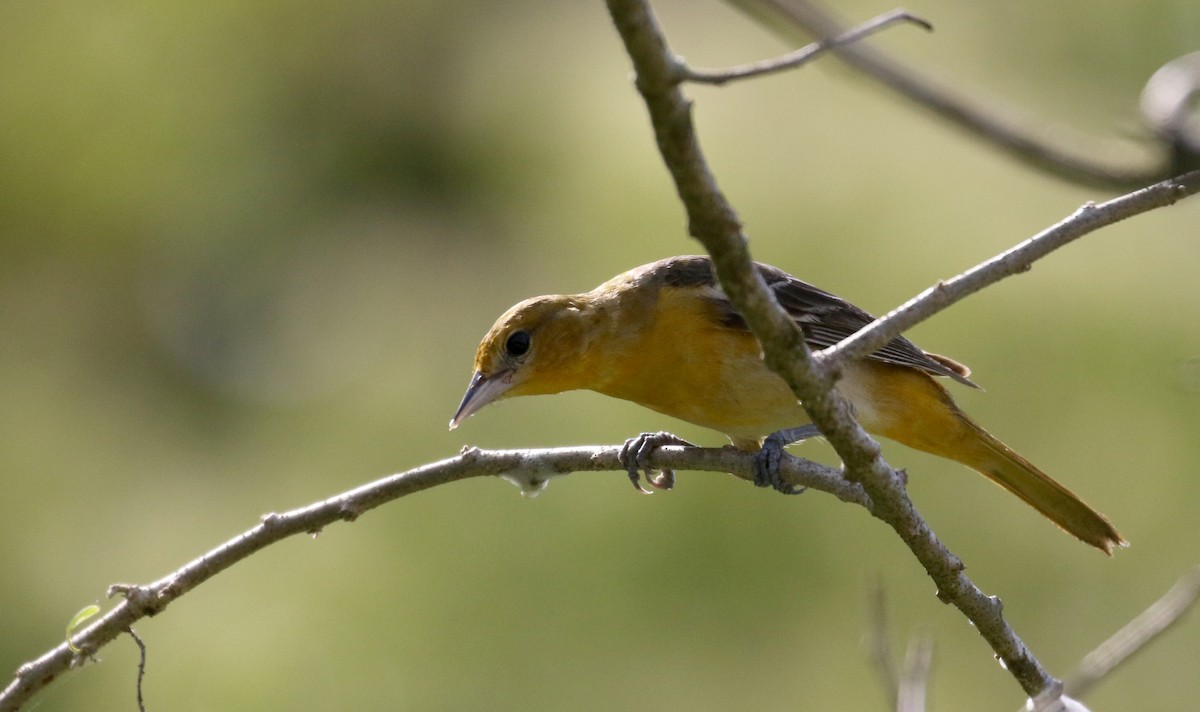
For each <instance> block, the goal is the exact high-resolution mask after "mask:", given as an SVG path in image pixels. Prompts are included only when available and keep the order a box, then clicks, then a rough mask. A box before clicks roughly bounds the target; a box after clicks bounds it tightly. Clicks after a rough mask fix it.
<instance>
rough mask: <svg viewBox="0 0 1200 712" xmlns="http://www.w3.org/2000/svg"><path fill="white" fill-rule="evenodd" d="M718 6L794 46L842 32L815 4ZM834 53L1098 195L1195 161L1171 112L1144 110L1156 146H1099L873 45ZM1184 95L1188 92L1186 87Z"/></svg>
mask: <svg viewBox="0 0 1200 712" xmlns="http://www.w3.org/2000/svg"><path fill="white" fill-rule="evenodd" d="M726 1H727V2H728V3H729V4H731V5H734V6H736V7H739V8H741V9H743V10H745V11H746V12H747V13H748V14H749V15H751V16H752V17H754V18H755V19H757V20H759V21H760V22H761V23H762V24H763V26H764V27H766V28H767V29H769V30H771V31H773V32H775V33H776V34H778V35H780V36H781V37H782V38H783V39H785V40H786V41H788V42H794V41H796V39H797V38H798V37H799V36H801V35H802V34H803V35H806V36H809V37H817V38H821V37H837V36H838V35H840V34H842V32H844V31H845V25H844V23H842V22H841V21H840V20H838V19H837V18H835V17H834V16H833V15H832V14H831V13H829V12H827V11H826V10H825V9H823V8H822V7H820V6H819V5H818V4H817V3H813V2H805V1H804V0H726ZM836 54H837V56H838V57H839V58H840V59H842V60H843V61H844V62H845V63H846V64H847V65H849V66H850V67H852V68H853V69H855V70H856V71H859V72H861V73H862V74H864V75H866V76H868V77H870V78H871V79H873V80H875V81H877V82H878V83H879V84H880V85H881V86H883V87H885V88H887V89H889V90H891V91H893V92H895V93H896V94H898V95H900V96H902V97H903V98H904V99H906V100H908V101H910V102H912V103H913V104H915V105H917V106H919V107H921V108H922V109H925V110H927V111H929V112H931V113H932V114H933V115H935V116H937V117H938V118H940V119H942V120H944V121H946V122H947V123H949V124H952V125H954V126H956V127H958V128H960V129H963V130H965V131H966V132H967V133H968V134H969V135H971V136H974V137H975V138H979V139H981V140H983V141H984V142H986V143H989V144H991V145H992V146H994V147H996V148H998V149H1000V150H1001V151H1003V152H1004V153H1007V154H1008V155H1009V156H1011V157H1013V158H1015V159H1017V160H1018V161H1020V162H1022V163H1024V164H1025V165H1027V166H1031V167H1033V168H1036V169H1038V170H1041V171H1043V172H1045V173H1048V174H1050V175H1053V176H1056V177H1058V178H1061V179H1063V180H1067V181H1071V182H1073V183H1077V184H1080V185H1085V186H1093V187H1100V188H1104V189H1106V190H1123V191H1124V190H1133V189H1135V188H1139V187H1141V186H1144V185H1148V184H1150V183H1153V182H1155V181H1160V180H1163V179H1165V178H1168V177H1169V176H1172V175H1175V174H1178V173H1183V172H1185V171H1187V170H1191V169H1193V168H1195V167H1196V162H1197V161H1200V157H1198V156H1197V155H1196V151H1198V150H1200V149H1198V148H1197V147H1196V144H1195V142H1196V141H1198V140H1200V139H1198V138H1197V136H1196V134H1197V130H1196V127H1195V126H1194V125H1192V126H1191V127H1190V128H1189V127H1188V124H1187V123H1186V122H1185V121H1184V120H1182V119H1181V118H1180V116H1181V114H1180V112H1179V111H1174V112H1172V111H1158V110H1148V111H1147V112H1145V118H1146V121H1147V123H1149V124H1150V125H1151V127H1152V128H1153V129H1154V131H1155V132H1156V133H1157V134H1158V136H1157V138H1158V145H1149V146H1143V147H1139V148H1140V150H1136V149H1133V148H1132V147H1131V146H1129V145H1127V144H1126V143H1121V144H1118V143H1116V142H1115V141H1111V140H1110V141H1100V140H1097V139H1095V138H1093V137H1087V136H1084V135H1082V134H1080V133H1078V132H1075V131H1071V130H1069V129H1068V128H1066V127H1060V128H1059V129H1058V130H1057V131H1055V132H1054V133H1053V135H1051V134H1050V133H1049V132H1046V131H1043V130H1042V129H1039V128H1037V127H1038V126H1040V125H1042V124H1044V122H1037V121H1034V120H1030V119H1027V118H1024V117H1020V116H1018V115H1017V113H1016V112H1014V111H1012V110H1011V109H1007V110H1006V109H1001V108H998V102H996V101H994V100H988V101H986V102H985V101H981V100H978V99H973V98H970V97H967V96H965V95H964V94H962V93H961V92H957V91H955V90H953V89H952V88H950V87H947V86H945V85H943V84H942V83H941V82H938V81H936V80H934V79H933V78H932V77H930V76H928V75H926V74H923V73H922V72H920V71H919V70H917V69H914V68H912V67H909V66H906V65H905V64H903V63H901V62H900V61H899V60H898V59H896V58H895V57H893V56H890V55H888V54H886V53H884V52H881V51H879V50H877V49H875V48H873V47H869V46H866V45H863V44H853V45H844V46H839V47H837V48H836ZM1176 66H1177V67H1179V65H1176ZM1181 69H1182V68H1181ZM1186 69H1187V70H1188V71H1189V72H1190V74H1189V75H1188V76H1189V77H1190V81H1191V82H1193V84H1194V83H1196V82H1200V79H1198V77H1200V63H1198V62H1197V60H1196V59H1195V58H1193V59H1192V60H1191V64H1190V65H1187V67H1186ZM1163 84H1164V83H1162V82H1160V83H1159V84H1158V85H1156V86H1155V87H1152V86H1150V85H1148V86H1147V91H1148V92H1151V93H1152V94H1153V97H1152V99H1153V101H1152V102H1151V106H1152V107H1155V108H1156V107H1159V106H1164V105H1167V106H1170V107H1180V106H1182V107H1183V110H1184V111H1185V112H1186V110H1187V106H1188V103H1187V96H1188V95H1186V94H1185V93H1183V92H1180V91H1178V89H1179V88H1180V86H1179V85H1180V84H1181V82H1172V83H1170V84H1171V86H1170V89H1171V91H1170V96H1162V91H1161V88H1162V85H1163ZM1184 88H1186V87H1184ZM1190 91H1192V92H1195V89H1194V86H1193V87H1192V88H1191V90H1190ZM1193 95H1194V94H1193ZM1132 103H1133V102H1132V101H1131V104H1132ZM1192 113H1193V114H1194V113H1195V112H1192ZM1193 123H1195V120H1193Z"/></svg>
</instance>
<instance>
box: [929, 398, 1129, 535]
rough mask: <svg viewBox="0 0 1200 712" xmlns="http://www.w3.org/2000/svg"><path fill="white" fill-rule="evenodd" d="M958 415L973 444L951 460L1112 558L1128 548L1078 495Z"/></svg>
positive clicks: (960, 413)
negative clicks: (1115, 549) (1116, 550)
mask: <svg viewBox="0 0 1200 712" xmlns="http://www.w3.org/2000/svg"><path fill="white" fill-rule="evenodd" d="M955 410H957V408H956V409H955ZM955 415H957V416H958V419H959V420H960V421H961V422H962V424H963V425H964V426H965V428H966V430H967V431H968V432H969V433H970V435H969V436H968V438H967V440H968V441H970V442H971V444H970V446H968V447H964V448H961V449H960V450H959V451H958V452H956V453H953V454H951V453H947V454H946V455H947V456H949V457H951V458H953V459H955V460H958V461H959V462H961V463H963V464H964V465H966V466H967V467H970V468H971V469H973V470H976V471H977V472H980V473H982V474H983V475H984V476H986V477H987V478H988V479H990V480H991V481H992V482H995V483H996V484H998V485H1000V486H1001V487H1003V488H1004V489H1006V490H1008V491H1009V492H1012V493H1013V494H1015V495H1016V496H1018V497H1020V498H1021V499H1022V500H1024V501H1025V502H1026V503H1027V504H1028V505H1029V506H1031V507H1033V508H1034V509H1036V510H1037V511H1039V512H1041V513H1042V514H1043V515H1045V516H1046V518H1047V519H1049V520H1050V521H1052V522H1054V523H1055V524H1057V525H1058V526H1059V527H1060V528H1061V529H1062V530H1063V531H1065V532H1067V533H1068V534H1071V535H1072V536H1074V537H1076V538H1077V539H1079V540H1080V541H1082V542H1084V543H1086V544H1091V545H1092V546H1094V547H1096V548H1097V549H1100V550H1101V551H1103V552H1104V553H1106V554H1109V555H1110V556H1111V555H1112V550H1113V547H1114V546H1126V545H1127V544H1126V541H1125V539H1124V538H1122V537H1121V535H1120V534H1119V533H1117V530H1116V529H1115V528H1114V527H1113V525H1112V524H1111V523H1109V521H1108V520H1107V519H1105V517H1104V515H1103V514H1100V513H1099V512H1097V511H1096V510H1094V509H1092V508H1091V507H1090V506H1088V504H1087V503H1086V502H1084V501H1083V500H1082V499H1080V498H1079V497H1078V496H1077V495H1076V494H1075V493H1074V492H1072V491H1071V490H1069V489H1067V488H1066V487H1064V486H1063V485H1062V484H1060V483H1059V482H1057V481H1055V480H1054V479H1053V478H1051V477H1050V476H1049V475H1047V474H1046V473H1044V472H1042V471H1041V470H1039V469H1038V468H1037V467H1035V466H1034V465H1033V463H1031V462H1029V461H1028V460H1026V459H1025V458H1023V457H1021V456H1020V455H1019V454H1017V453H1016V452H1014V451H1013V450H1012V448H1010V447H1008V446H1007V445H1005V444H1004V443H1002V442H1000V441H999V440H997V439H996V438H995V437H993V436H992V435H991V433H989V432H987V431H986V430H984V429H983V428H981V427H979V425H977V424H976V423H975V422H974V421H972V420H971V419H970V418H968V417H967V416H966V414H964V413H963V412H962V411H958V412H957V413H955ZM939 454H941V453H939Z"/></svg>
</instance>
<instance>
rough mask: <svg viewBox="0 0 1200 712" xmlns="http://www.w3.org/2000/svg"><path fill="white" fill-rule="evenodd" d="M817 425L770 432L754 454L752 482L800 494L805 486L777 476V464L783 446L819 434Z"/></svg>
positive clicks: (780, 460) (781, 455) (782, 491)
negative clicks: (788, 481)
mask: <svg viewBox="0 0 1200 712" xmlns="http://www.w3.org/2000/svg"><path fill="white" fill-rule="evenodd" d="M820 434H821V431H819V430H817V426H815V425H812V424H809V425H802V426H800V427H798V428H788V429H787V430H780V431H777V432H774V433H771V434H770V435H768V436H767V437H766V439H765V440H763V445H762V448H761V449H760V450H759V451H758V453H756V454H755V455H754V484H756V485H758V486H759V487H770V488H772V489H774V490H775V491H776V492H780V493H783V494H801V493H803V492H804V490H806V489H807V487H798V486H796V485H793V484H790V483H787V482H784V481H783V480H782V479H780V477H779V464H780V463H781V462H783V458H784V456H785V455H786V454H787V453H786V452H784V448H785V447H787V446H788V445H791V444H792V443H794V442H799V441H801V440H807V439H808V438H811V437H814V436H817V435H820Z"/></svg>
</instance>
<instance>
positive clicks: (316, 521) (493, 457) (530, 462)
mask: <svg viewBox="0 0 1200 712" xmlns="http://www.w3.org/2000/svg"><path fill="white" fill-rule="evenodd" d="M619 453H620V447H618V446H612V447H578V448H557V449H549V450H478V449H474V448H467V449H464V450H463V452H462V454H460V455H458V456H457V457H452V458H449V459H446V460H442V461H440V462H435V463H432V464H429V465H425V466H422V467H418V468H416V469H413V470H409V471H407V472H402V473H399V474H396V475H392V476H390V477H385V478H383V479H381V480H377V481H375V482H372V483H370V484H366V485H363V486H361V487H358V488H355V489H353V490H350V491H348V492H343V493H342V494H338V495H335V496H333V497H330V498H328V499H325V500H323V501H321V502H317V503H315V504H311V505H308V506H306V507H301V508H299V509H294V510H291V511H289V512H284V513H282V514H267V515H264V516H263V517H262V519H261V521H260V522H259V523H258V524H257V525H256V526H254V527H252V528H250V529H248V530H246V531H245V532H243V533H241V534H239V535H238V536H235V537H234V538H232V539H230V540H229V541H226V542H225V543H223V544H221V545H220V546H218V547H216V548H214V549H212V550H211V551H209V552H207V553H205V554H203V555H201V556H200V557H198V558H196V559H194V560H193V561H191V562H190V563H188V564H187V565H185V566H183V567H181V568H179V569H178V570H176V571H173V572H171V573H170V574H168V575H166V576H164V577H163V578H161V579H159V580H157V581H154V582H151V583H148V584H115V585H113V586H111V587H110V588H109V596H110V597H111V596H113V595H116V594H120V595H122V596H123V597H124V600H122V601H121V602H120V603H118V604H117V605H116V607H114V608H113V609H112V610H111V611H109V612H108V613H106V614H104V615H103V616H101V617H99V618H98V619H97V620H96V621H95V622H94V623H92V624H91V625H89V626H87V627H86V628H84V629H83V630H81V631H79V632H73V633H72V634H71V642H67V641H64V642H63V643H62V644H60V645H58V646H57V647H55V648H53V649H52V650H50V651H48V652H46V653H45V654H43V655H41V656H40V657H38V658H37V659H36V660H32V661H30V662H28V663H25V664H24V665H22V666H21V667H20V668H18V669H17V673H16V676H15V677H14V678H13V680H12V682H11V683H10V684H9V685H8V687H6V688H5V689H4V691H3V692H0V712H12V711H14V710H17V709H20V708H21V706H22V705H24V704H25V703H26V702H28V701H29V700H30V698H32V697H33V695H34V694H36V693H37V692H38V691H39V690H41V689H43V688H45V687H46V686H47V685H49V684H51V683H52V682H54V681H55V680H56V679H58V678H59V677H61V676H62V675H63V673H65V672H67V671H68V670H70V669H71V668H74V667H78V666H80V665H82V664H84V663H85V662H86V661H87V660H89V659H90V658H91V656H93V655H94V654H95V652H96V651H98V650H99V649H101V648H103V647H104V646H105V645H108V644H109V643H111V642H112V641H113V640H114V639H116V638H117V637H118V636H119V635H121V634H122V633H130V632H131V626H132V625H133V624H134V623H135V622H137V621H138V620H140V619H142V618H145V617H147V616H153V615H155V614H157V613H160V612H162V611H163V610H164V609H165V608H166V607H167V606H168V605H169V604H170V603H171V602H173V601H174V600H175V599H177V598H179V597H181V596H183V595H184V594H186V593H187V592H188V591H191V590H192V589H194V588H196V587H197V586H199V585H200V584H202V583H204V582H205V581H208V580H209V579H211V578H212V577H214V576H216V575H217V574H219V573H221V572H222V571H225V570H226V569H228V568H229V567H231V566H233V565H234V564H236V563H238V562H239V561H242V560H244V559H246V558H248V557H250V556H251V555H253V554H254V553H256V552H258V551H260V550H262V549H264V548H265V547H267V546H270V545H271V544H274V543H275V542H278V541H281V540H283V539H286V538H288V537H293V536H297V535H302V534H312V533H315V532H318V531H320V530H321V529H323V528H324V527H326V526H329V525H330V524H333V523H335V522H339V521H347V522H348V521H353V520H355V519H356V518H358V517H359V516H361V515H362V514H364V513H366V512H368V511H370V510H372V509H374V508H376V507H378V506H380V505H382V504H385V503H387V502H390V501H392V500H395V499H399V498H400V497H405V496H407V495H410V494H415V493H417V492H420V491H422V490H426V489H429V488H431V487H436V486H438V485H443V484H448V483H450V482H457V481H459V480H465V479H469V478H472V477H484V476H497V477H503V478H505V479H508V480H510V481H513V482H514V483H516V484H518V485H519V486H521V488H522V490H523V491H525V492H530V493H533V492H537V491H538V490H540V489H541V488H542V487H543V486H544V485H545V484H546V482H547V481H548V480H549V479H552V478H554V477H560V476H564V475H566V474H569V473H572V472H598V471H614V472H620V473H622V476H623V477H624V476H625V465H623V464H622V463H621V462H620V458H619ZM753 461H754V458H753V455H749V454H747V453H744V452H739V451H737V450H734V449H732V448H690V447H689V448H682V447H662V448H659V449H657V450H655V451H654V452H653V453H652V454H651V455H650V457H649V463H650V465H652V466H653V467H656V468H659V469H661V468H670V469H673V470H699V471H710V472H729V473H732V474H734V475H735V476H737V477H740V478H742V479H746V480H752V479H753V466H754V464H753ZM783 465H784V469H783V470H781V476H782V477H783V479H784V480H785V481H786V482H789V483H791V484H794V485H797V486H803V487H810V488H812V489H817V490H821V491H823V492H828V493H829V494H832V495H834V496H835V497H837V498H838V499H841V500H842V501H844V502H850V503H854V504H857V505H860V506H863V507H866V508H867V509H868V510H869V509H871V506H872V505H871V500H870V498H869V497H867V495H866V493H865V492H864V491H863V489H862V487H860V486H859V485H857V484H855V483H853V482H849V481H848V480H846V479H845V478H844V477H842V474H841V472H840V471H838V470H836V469H833V468H829V467H825V466H823V465H819V464H817V463H814V462H808V461H806V460H798V459H795V458H793V459H791V460H789V461H788V462H785V463H783ZM135 640H136V638H135ZM72 645H73V646H74V648H75V649H74V650H72ZM139 646H140V642H139ZM143 660H144V659H143ZM143 665H144V662H143ZM142 669H143V668H142V667H139V677H140V675H141V670H142ZM139 691H140V686H139Z"/></svg>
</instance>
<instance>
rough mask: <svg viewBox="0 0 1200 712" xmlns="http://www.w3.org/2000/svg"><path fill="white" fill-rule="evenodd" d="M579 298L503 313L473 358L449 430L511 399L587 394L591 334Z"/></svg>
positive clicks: (551, 299)
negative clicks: (586, 363) (472, 369)
mask: <svg viewBox="0 0 1200 712" xmlns="http://www.w3.org/2000/svg"><path fill="white" fill-rule="evenodd" d="M591 311H592V310H591V309H590V308H589V305H588V302H587V300H586V299H584V298H582V297H581V296H578V295H558V294H556V295H549V296H543V297H534V298H532V299H526V300H525V301H523V302H520V303H519V304H517V305H515V306H514V307H512V308H511V309H509V310H508V311H506V312H504V314H502V315H501V316H500V318H499V319H497V320H496V323H495V324H493V325H492V328H491V329H489V330H488V333H487V335H485V336H484V337H483V341H481V342H480V343H479V349H478V350H477V351H476V352H475V375H474V376H473V377H472V378H471V384H470V385H469V386H468V387H467V392H466V394H465V395H464V396H463V399H462V403H460V404H459V406H458V411H457V412H455V414H454V417H453V418H452V419H451V420H450V429H451V430H453V429H454V428H456V427H458V425H459V424H460V423H462V421H464V420H466V419H467V418H468V417H470V416H471V415H472V414H473V413H475V412H476V411H478V410H479V409H481V408H483V407H484V406H485V405H487V404H489V403H492V402H494V401H497V400H500V399H502V398H510V397H512V396H524V395H536V394H542V393H561V392H563V391H569V390H574V389H577V388H587V387H589V384H588V383H587V382H586V380H584V375H585V374H586V369H584V368H583V363H582V362H583V360H584V356H585V354H586V352H587V346H588V342H589V341H590V340H591V338H592V336H593V334H594V331H595V330H594V329H591V328H589V326H590V325H591V322H592V321H593V320H592V319H591V318H590V317H591V316H592V314H591Z"/></svg>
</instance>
